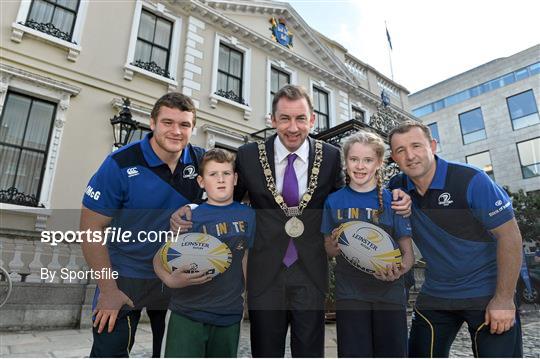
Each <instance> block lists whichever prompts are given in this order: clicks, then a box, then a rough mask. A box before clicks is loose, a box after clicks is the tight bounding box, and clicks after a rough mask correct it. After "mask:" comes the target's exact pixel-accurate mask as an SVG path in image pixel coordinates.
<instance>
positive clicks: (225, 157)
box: [199, 148, 236, 176]
mask: <svg viewBox="0 0 540 359" xmlns="http://www.w3.org/2000/svg"><path fill="white" fill-rule="evenodd" d="M235 160H236V156H235V155H234V154H233V153H232V152H230V151H227V150H224V149H221V148H213V149H211V150H208V151H206V153H205V154H204V156H203V157H202V159H201V163H199V175H200V176H202V175H204V168H205V167H206V165H207V164H208V162H210V161H214V162H217V163H230V164H231V165H232V168H233V171H234V170H235Z"/></svg>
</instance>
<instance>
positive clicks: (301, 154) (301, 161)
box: [274, 136, 309, 199]
mask: <svg viewBox="0 0 540 359" xmlns="http://www.w3.org/2000/svg"><path fill="white" fill-rule="evenodd" d="M290 153H296V155H297V156H298V157H297V158H296V160H295V161H294V171H295V172H296V178H297V180H298V194H299V195H300V198H301V197H302V195H303V194H304V193H305V192H306V190H307V182H308V165H309V140H308V139H307V138H306V139H305V140H304V142H303V143H302V145H301V146H300V147H299V148H298V149H297V150H296V151H294V152H289V150H288V149H287V148H286V147H285V145H283V143H282V142H281V140H280V139H279V136H276V139H275V141H274V165H275V172H276V178H275V180H276V187H277V191H278V192H279V193H281V192H282V190H283V177H284V176H285V168H286V167H287V156H288V155H289V154H290ZM300 198H298V199H300Z"/></svg>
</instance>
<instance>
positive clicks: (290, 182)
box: [281, 153, 299, 267]
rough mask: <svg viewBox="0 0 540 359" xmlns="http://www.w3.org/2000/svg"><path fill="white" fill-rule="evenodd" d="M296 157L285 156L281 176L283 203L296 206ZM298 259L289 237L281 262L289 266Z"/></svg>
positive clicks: (294, 155) (291, 155)
mask: <svg viewBox="0 0 540 359" xmlns="http://www.w3.org/2000/svg"><path fill="white" fill-rule="evenodd" d="M297 157H298V155H297V154H295V153H291V154H289V155H288V156H287V167H285V176H283V190H282V191H281V195H282V196H283V199H284V200H285V203H286V204H287V206H289V207H295V206H298V198H299V195H298V179H297V178H296V172H295V171H294V160H296V158H297ZM297 259H298V252H297V251H296V246H295V245H294V242H293V239H292V238H289V246H288V247H287V251H286V252H285V256H284V257H283V264H285V265H286V266H287V267H290V266H291V265H292V264H293V263H294V262H296V261H297Z"/></svg>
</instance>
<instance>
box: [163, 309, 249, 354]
mask: <svg viewBox="0 0 540 359" xmlns="http://www.w3.org/2000/svg"><path fill="white" fill-rule="evenodd" d="M165 325H166V329H165V331H166V332H165V343H164V345H163V346H162V347H163V349H162V350H163V351H164V357H165V358H175V357H176V358H186V357H190V358H217V357H219V358H236V354H237V352H238V340H239V338H240V323H236V324H233V325H229V326H226V327H220V326H217V325H212V324H205V323H201V322H196V321H193V320H191V319H189V318H186V317H184V316H182V315H178V314H175V313H173V312H169V319H168V321H167V322H166V324H165Z"/></svg>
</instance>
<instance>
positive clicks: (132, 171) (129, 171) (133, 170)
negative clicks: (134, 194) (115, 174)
mask: <svg viewBox="0 0 540 359" xmlns="http://www.w3.org/2000/svg"><path fill="white" fill-rule="evenodd" d="M126 172H127V175H128V177H133V176H138V175H139V171H138V170H137V167H130V168H128V169H127V171H126Z"/></svg>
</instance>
